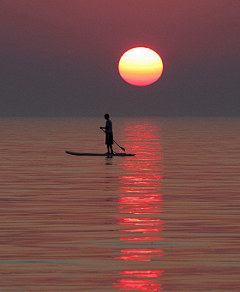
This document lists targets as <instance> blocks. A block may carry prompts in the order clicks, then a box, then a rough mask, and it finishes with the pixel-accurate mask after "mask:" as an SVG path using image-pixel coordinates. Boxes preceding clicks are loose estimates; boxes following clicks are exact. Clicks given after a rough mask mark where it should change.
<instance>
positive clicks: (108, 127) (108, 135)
mask: <svg viewBox="0 0 240 292" xmlns="http://www.w3.org/2000/svg"><path fill="white" fill-rule="evenodd" d="M104 118H105V119H106V125H105V127H100V129H104V130H105V133H106V142H105V143H106V144H107V151H108V152H107V153H112V154H113V149H112V144H113V132H112V122H111V121H110V120H109V114H106V115H105V116H104ZM110 151H111V152H110Z"/></svg>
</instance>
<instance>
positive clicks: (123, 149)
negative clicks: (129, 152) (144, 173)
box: [100, 128, 126, 152]
mask: <svg viewBox="0 0 240 292" xmlns="http://www.w3.org/2000/svg"><path fill="white" fill-rule="evenodd" d="M100 129H101V130H103V129H102V128H100ZM103 132H104V133H106V132H105V131H104V130H103ZM113 142H114V143H115V144H117V145H118V143H117V142H116V141H114V140H113ZM118 147H119V148H121V149H122V151H124V152H126V150H125V148H123V147H121V146H120V145H118Z"/></svg>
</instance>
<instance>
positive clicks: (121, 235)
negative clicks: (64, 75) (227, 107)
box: [0, 117, 240, 292]
mask: <svg viewBox="0 0 240 292" xmlns="http://www.w3.org/2000/svg"><path fill="white" fill-rule="evenodd" d="M112 123H113V134H114V140H115V141H116V142H117V143H118V144H119V146H120V147H124V148H125V150H126V152H127V153H134V154H136V156H129V157H112V158H111V157H91V156H86V157H82V156H73V155H69V154H66V153H65V151H66V150H68V151H76V152H90V153H105V152H106V151H107V149H106V145H105V141H104V140H105V137H104V133H103V132H102V131H101V130H100V129H99V127H100V126H104V124H105V121H104V119H103V117H98V118H86V117H80V118H77V117H74V118H46V117H45V118H18V117H15V118H1V119H0V132H1V140H0V291H1V292H7V291H14V292H15V291H17V292H20V291H21V292H26V291H34V292H40V291H41V292H45V291H48V292H53V291H54V292H55V291H56V292H58V291H59V292H60V291H61V292H77V291H92V292H100V291H101V292H103V291H104V292H110V291H111V292H114V291H165V292H168V291H185V292H186V291H199V292H205V291H211V292H221V291H223V292H228V291H229V292H230V291H240V176H239V173H240V155H239V154H240V118H238V117H211V118H208V117H196V118H190V117H174V118H171V117H166V118H165V117H164V118H163V117H162V118H157V117H152V118H150V117H122V118H120V117H117V118H114V117H113V118H112ZM113 148H114V151H115V152H119V153H121V152H122V149H121V148H119V147H118V145H117V144H114V147H113Z"/></svg>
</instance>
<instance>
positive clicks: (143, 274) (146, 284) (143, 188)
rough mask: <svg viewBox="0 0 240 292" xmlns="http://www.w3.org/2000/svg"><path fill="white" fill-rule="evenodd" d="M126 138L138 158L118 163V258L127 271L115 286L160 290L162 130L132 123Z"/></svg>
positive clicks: (125, 131)
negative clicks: (124, 263)
mask: <svg viewBox="0 0 240 292" xmlns="http://www.w3.org/2000/svg"><path fill="white" fill-rule="evenodd" d="M124 135H125V136H124V145H126V146H127V148H128V149H129V150H130V152H133V153H138V155H137V158H135V159H126V160H124V162H121V163H119V165H120V166H121V167H122V169H123V175H122V176H120V177H119V180H120V189H119V191H120V196H119V202H118V209H119V217H118V218H117V220H118V225H119V234H120V238H119V240H120V241H121V242H122V249H121V250H120V251H119V256H118V257H116V258H117V259H118V260H122V261H126V265H125V266H126V270H124V271H121V272H119V274H120V277H119V280H118V281H117V282H116V283H113V285H114V286H115V287H117V288H119V290H131V291H161V290H162V288H161V284H160V279H159V278H160V276H161V275H162V274H163V272H164V271H163V270H161V269H159V267H160V266H161V263H160V262H159V259H160V257H162V255H163V254H164V251H163V250H162V249H161V241H162V240H163V239H164V238H163V237H162V236H161V232H162V229H163V225H164V223H163V222H162V220H161V213H162V194H161V190H162V186H161V181H162V175H163V165H162V148H161V141H160V139H161V130H160V129H159V126H156V125H154V124H153V123H150V122H149V121H145V122H140V123H136V122H131V123H130V122H129V123H128V124H127V125H125V130H124Z"/></svg>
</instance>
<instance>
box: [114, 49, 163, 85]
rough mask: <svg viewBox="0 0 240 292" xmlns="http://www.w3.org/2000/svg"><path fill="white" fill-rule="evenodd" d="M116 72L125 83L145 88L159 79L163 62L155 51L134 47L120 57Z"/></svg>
mask: <svg viewBox="0 0 240 292" xmlns="http://www.w3.org/2000/svg"><path fill="white" fill-rule="evenodd" d="M118 70H119V73H120V75H121V77H122V78H123V79H124V80H125V81H126V82H128V83H130V84H132V85H135V86H146V85H150V84H152V83H154V82H156V81H157V80H158V79H159V78H160V76H161V75H162V71H163V62H162V59H161V58H160V56H159V55H158V54H157V53H156V52H155V51H153V50H151V49H149V48H145V47H136V48H132V49H130V50H128V51H126V52H125V53H124V54H123V55H122V57H121V58H120V60H119V64H118Z"/></svg>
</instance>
